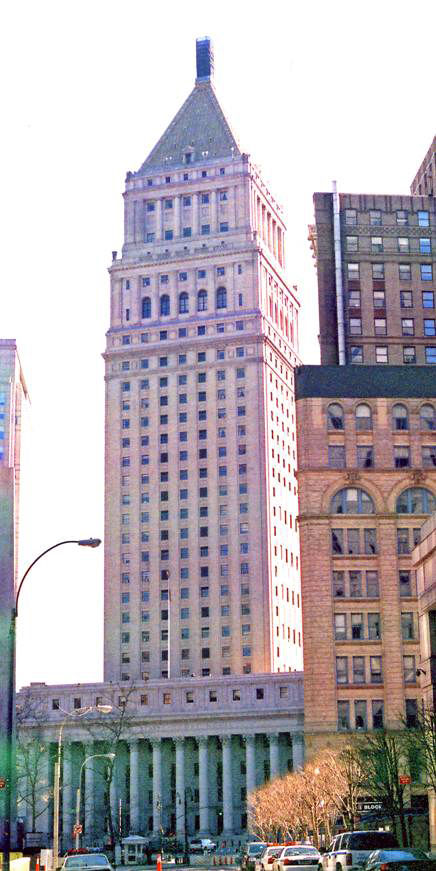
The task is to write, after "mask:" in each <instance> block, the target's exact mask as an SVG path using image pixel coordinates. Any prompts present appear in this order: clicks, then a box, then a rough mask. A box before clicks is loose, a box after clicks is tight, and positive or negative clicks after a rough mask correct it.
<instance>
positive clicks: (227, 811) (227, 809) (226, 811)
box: [221, 735, 233, 835]
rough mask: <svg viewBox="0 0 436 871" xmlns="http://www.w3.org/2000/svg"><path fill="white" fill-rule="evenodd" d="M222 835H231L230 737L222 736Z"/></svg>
mask: <svg viewBox="0 0 436 871" xmlns="http://www.w3.org/2000/svg"><path fill="white" fill-rule="evenodd" d="M221 744H222V748H223V823H224V829H223V834H225V835H231V834H233V795H232V736H231V735H223V736H222V738H221Z"/></svg>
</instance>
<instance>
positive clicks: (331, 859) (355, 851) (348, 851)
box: [322, 831, 398, 871]
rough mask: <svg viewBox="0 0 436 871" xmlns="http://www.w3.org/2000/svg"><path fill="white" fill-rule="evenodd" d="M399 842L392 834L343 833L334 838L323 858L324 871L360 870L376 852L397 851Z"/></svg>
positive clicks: (369, 832)
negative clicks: (370, 855) (371, 854)
mask: <svg viewBox="0 0 436 871" xmlns="http://www.w3.org/2000/svg"><path fill="white" fill-rule="evenodd" d="M395 847H398V841H397V839H396V837H395V835H393V834H392V832H383V831H381V832H377V831H367V832H365V831H361V832H342V833H341V834H340V835H336V837H335V838H333V841H332V843H331V844H330V846H329V848H328V850H327V852H326V853H325V854H324V856H323V857H322V868H323V871H352V869H353V868H354V869H357V868H360V867H361V866H362V865H363V864H364V863H365V862H366V860H367V858H368V856H369V854H370V853H372V852H373V851H374V850H383V849H387V850H390V849H395Z"/></svg>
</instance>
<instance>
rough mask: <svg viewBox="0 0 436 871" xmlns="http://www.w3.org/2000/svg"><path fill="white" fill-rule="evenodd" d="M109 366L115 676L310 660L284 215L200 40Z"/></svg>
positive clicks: (129, 240)
mask: <svg viewBox="0 0 436 871" xmlns="http://www.w3.org/2000/svg"><path fill="white" fill-rule="evenodd" d="M124 214H125V221H124V227H125V235H124V245H123V249H122V256H121V257H120V258H117V253H116V252H114V254H113V261H112V265H111V267H110V277H111V307H110V311H111V322H110V328H109V330H108V333H107V347H106V353H105V361H106V531H105V541H106V560H105V679H106V680H122V681H127V682H128V681H131V680H134V681H137V680H141V679H143V680H148V679H149V678H164V679H165V678H167V677H170V678H171V677H189V676H190V675H195V676H197V677H198V676H203V677H207V676H209V675H213V676H216V675H229V674H249V673H250V672H257V673H259V672H279V671H291V670H295V669H299V668H300V667H301V662H302V648H301V643H302V642H301V622H300V613H301V612H300V586H299V565H298V532H297V523H296V516H297V510H298V509H297V505H298V501H297V499H298V497H297V480H296V475H295V472H296V446H295V407H294V375H293V371H294V366H295V365H296V363H298V356H297V355H298V350H297V348H298V309H299V303H298V301H297V299H296V297H295V292H294V290H291V289H290V288H289V286H288V284H287V282H286V277H285V271H284V267H285V224H284V217H283V214H282V210H281V208H280V206H279V204H278V203H277V202H276V201H275V199H274V198H273V196H272V194H271V193H270V191H269V189H268V187H267V186H266V184H265V182H264V181H263V180H262V178H261V176H260V173H259V170H258V169H257V168H256V166H255V165H254V163H253V162H252V160H251V158H250V157H249V156H248V155H247V154H246V153H243V152H242V151H241V150H240V147H239V145H238V142H237V140H236V138H235V136H234V134H233V132H232V130H231V128H230V126H229V124H228V121H227V119H226V117H225V115H224V113H223V111H222V109H221V107H220V105H219V103H218V100H217V97H216V94H215V90H214V85H213V57H212V52H211V45H210V41H209V40H208V39H207V38H206V39H204V40H198V41H197V78H196V82H195V87H194V89H193V91H192V92H191V94H190V95H189V96H188V98H187V100H186V102H185V103H184V104H183V106H182V107H181V109H180V110H179V112H178V113H177V114H176V116H175V118H174V119H173V121H172V122H171V123H170V125H169V126H168V128H167V129H166V131H165V132H164V133H163V135H162V137H161V138H160V139H159V141H158V143H157V144H156V145H155V147H154V148H153V149H152V151H151V152H150V154H149V156H148V157H147V158H146V160H145V161H144V163H143V164H142V166H141V167H140V168H139V170H138V171H137V172H129V173H127V177H126V189H125V193H124Z"/></svg>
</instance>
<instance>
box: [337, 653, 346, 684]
mask: <svg viewBox="0 0 436 871" xmlns="http://www.w3.org/2000/svg"><path fill="white" fill-rule="evenodd" d="M336 683H337V684H347V683H348V657H347V656H337V657H336Z"/></svg>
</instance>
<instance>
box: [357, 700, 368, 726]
mask: <svg viewBox="0 0 436 871" xmlns="http://www.w3.org/2000/svg"><path fill="white" fill-rule="evenodd" d="M354 724H355V727H356V729H365V730H366V729H367V728H368V720H367V714H366V701H363V700H359V701H357V700H356V701H355V702H354Z"/></svg>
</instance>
